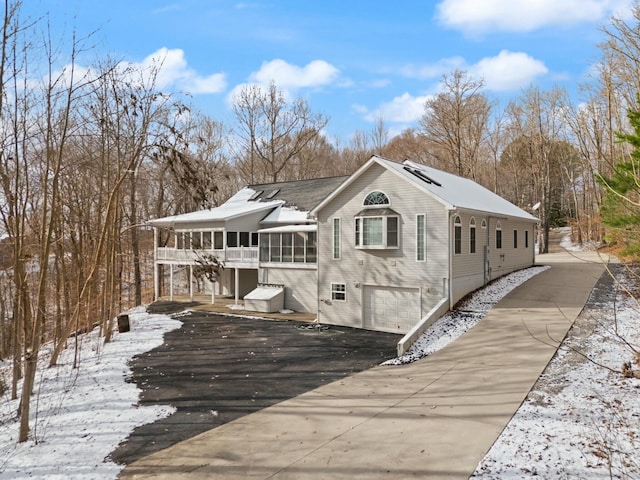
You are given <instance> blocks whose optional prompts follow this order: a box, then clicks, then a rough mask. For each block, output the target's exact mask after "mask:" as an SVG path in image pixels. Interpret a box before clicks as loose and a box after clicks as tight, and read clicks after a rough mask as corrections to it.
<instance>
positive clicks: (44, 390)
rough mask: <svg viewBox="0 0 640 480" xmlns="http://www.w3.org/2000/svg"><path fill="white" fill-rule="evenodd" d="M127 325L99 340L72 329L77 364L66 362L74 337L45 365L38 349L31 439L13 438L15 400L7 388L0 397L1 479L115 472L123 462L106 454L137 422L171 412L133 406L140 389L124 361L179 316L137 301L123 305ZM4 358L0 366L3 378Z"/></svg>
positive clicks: (152, 343) (156, 340)
mask: <svg viewBox="0 0 640 480" xmlns="http://www.w3.org/2000/svg"><path fill="white" fill-rule="evenodd" d="M129 319H130V324H131V331H130V332H127V333H118V332H117V331H116V332H115V333H114V336H113V340H112V341H111V342H110V343H108V344H106V345H105V344H103V343H102V340H103V339H102V338H99V337H98V330H97V329H95V330H94V331H92V332H91V333H89V334H86V335H82V336H80V337H79V339H78V340H79V343H80V368H78V369H73V368H72V366H73V356H74V348H73V342H74V340H73V339H70V340H69V348H68V349H67V350H65V351H64V352H63V354H62V355H61V356H60V361H59V364H58V366H56V367H53V368H47V364H48V362H47V359H48V358H49V355H50V351H47V350H46V349H43V350H44V351H43V352H42V355H41V359H40V361H41V362H42V363H41V368H40V369H39V371H38V372H37V377H36V386H35V390H34V401H33V403H32V407H31V413H32V420H31V428H32V432H31V433H32V439H31V440H29V441H27V442H25V443H22V444H18V443H17V438H18V418H17V416H16V412H17V410H18V402H17V401H16V400H10V394H9V392H7V393H5V395H4V398H3V399H2V401H1V402H0V479H19V478H40V479H47V480H55V479H60V480H63V479H64V480H67V479H114V478H116V476H117V475H118V473H119V472H120V470H122V468H124V467H123V466H122V465H117V464H115V463H113V462H110V461H108V460H105V457H106V456H108V455H109V453H110V452H111V451H112V450H113V449H114V448H115V447H116V446H117V445H118V444H119V443H120V442H122V441H123V440H124V439H125V438H126V437H127V436H128V435H129V433H130V432H131V431H132V430H133V429H134V428H135V427H136V426H138V425H142V424H145V423H150V422H154V421H155V420H156V419H158V418H162V417H166V416H168V415H170V414H171V413H172V412H173V409H172V408H171V407H160V406H155V407H151V406H146V407H139V406H137V404H138V395H139V393H140V390H139V389H138V388H137V387H136V385H135V384H133V383H127V382H126V381H125V379H126V378H127V377H128V376H129V375H130V373H131V372H130V370H129V367H128V361H129V360H130V359H131V358H132V357H133V356H134V355H136V354H139V353H142V352H145V351H147V350H150V349H152V348H154V347H156V346H158V345H161V344H162V341H163V335H164V333H165V332H168V331H170V330H173V329H175V328H179V327H180V325H181V323H180V322H179V321H177V320H172V319H170V318H169V317H167V316H164V315H150V314H148V313H146V312H145V311H144V309H143V308H139V309H136V310H133V311H131V312H129ZM9 372H10V370H9V366H8V364H7V363H6V362H5V363H4V364H0V373H1V374H2V375H3V377H4V380H5V382H6V383H7V384H9V385H10V378H11V377H10V374H9Z"/></svg>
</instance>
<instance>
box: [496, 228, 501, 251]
mask: <svg viewBox="0 0 640 480" xmlns="http://www.w3.org/2000/svg"><path fill="white" fill-rule="evenodd" d="M496 248H502V227H501V226H500V222H498V223H497V224H496Z"/></svg>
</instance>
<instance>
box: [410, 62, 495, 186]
mask: <svg viewBox="0 0 640 480" xmlns="http://www.w3.org/2000/svg"><path fill="white" fill-rule="evenodd" d="M442 85H443V91H442V92H440V93H438V94H437V95H435V96H434V97H433V98H431V99H429V100H427V102H426V105H425V113H424V115H423V116H422V118H421V119H420V126H421V128H422V132H423V134H424V136H425V138H426V140H427V142H428V145H429V153H430V155H432V156H433V157H434V161H433V162H432V163H433V164H435V166H437V167H439V168H442V169H445V170H448V171H450V172H453V173H455V174H457V175H459V176H463V177H468V178H472V179H474V180H475V179H476V178H477V175H478V171H477V169H478V166H479V164H480V162H481V160H482V158H483V149H484V148H485V139H486V137H487V129H488V124H489V119H490V114H491V109H492V104H491V102H490V101H489V99H488V98H487V96H486V95H485V94H483V93H482V91H481V90H482V88H483V86H484V83H483V82H482V81H480V80H475V79H473V78H472V77H471V76H469V75H468V74H467V73H466V72H464V71H461V70H455V71H454V72H453V73H452V74H451V75H445V76H444V77H443V79H442Z"/></svg>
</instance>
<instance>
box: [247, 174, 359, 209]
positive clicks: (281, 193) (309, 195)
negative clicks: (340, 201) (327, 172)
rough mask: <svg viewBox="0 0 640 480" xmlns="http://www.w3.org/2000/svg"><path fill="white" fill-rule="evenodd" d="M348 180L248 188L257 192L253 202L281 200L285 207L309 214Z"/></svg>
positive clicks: (277, 183) (317, 180) (280, 183)
mask: <svg viewBox="0 0 640 480" xmlns="http://www.w3.org/2000/svg"><path fill="white" fill-rule="evenodd" d="M347 178H349V177H348V176H342V177H325V178H312V179H309V180H293V181H290V182H275V183H261V184H256V185H248V188H250V189H252V190H255V191H256V195H254V196H252V197H251V201H254V202H261V201H270V202H272V201H275V200H281V201H284V202H285V204H284V205H285V206H287V207H295V208H296V209H298V210H301V211H306V212H308V211H310V210H311V209H312V208H313V207H315V206H316V205H318V204H319V203H320V202H321V201H322V200H324V199H325V198H327V197H328V196H329V195H330V194H331V192H333V191H334V190H335V189H336V188H338V186H339V185H340V184H341V183H342V182H344V181H345V180H346V179H347ZM257 192H261V193H260V194H258V193H257ZM274 192H275V193H274Z"/></svg>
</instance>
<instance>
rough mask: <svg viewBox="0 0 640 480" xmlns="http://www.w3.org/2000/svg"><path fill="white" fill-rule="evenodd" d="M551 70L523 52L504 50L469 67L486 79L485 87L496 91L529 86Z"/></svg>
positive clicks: (471, 70) (472, 71) (470, 70)
mask: <svg viewBox="0 0 640 480" xmlns="http://www.w3.org/2000/svg"><path fill="white" fill-rule="evenodd" d="M548 72H549V70H548V69H547V67H546V66H545V64H544V63H543V62H541V61H540V60H536V59H535V58H533V57H531V56H530V55H527V54H526V53H523V52H510V51H508V50H502V51H501V52H500V53H499V54H498V55H497V56H495V57H487V58H483V59H482V60H480V61H479V62H478V63H476V64H475V65H473V66H471V67H470V68H469V73H470V74H472V75H474V76H476V77H479V78H482V79H484V82H485V88H486V89H487V90H493V91H496V92H503V91H511V90H518V89H520V88H524V87H527V86H529V85H530V84H531V82H532V81H533V80H534V79H535V78H536V77H538V76H540V75H545V74H546V73H548Z"/></svg>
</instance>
